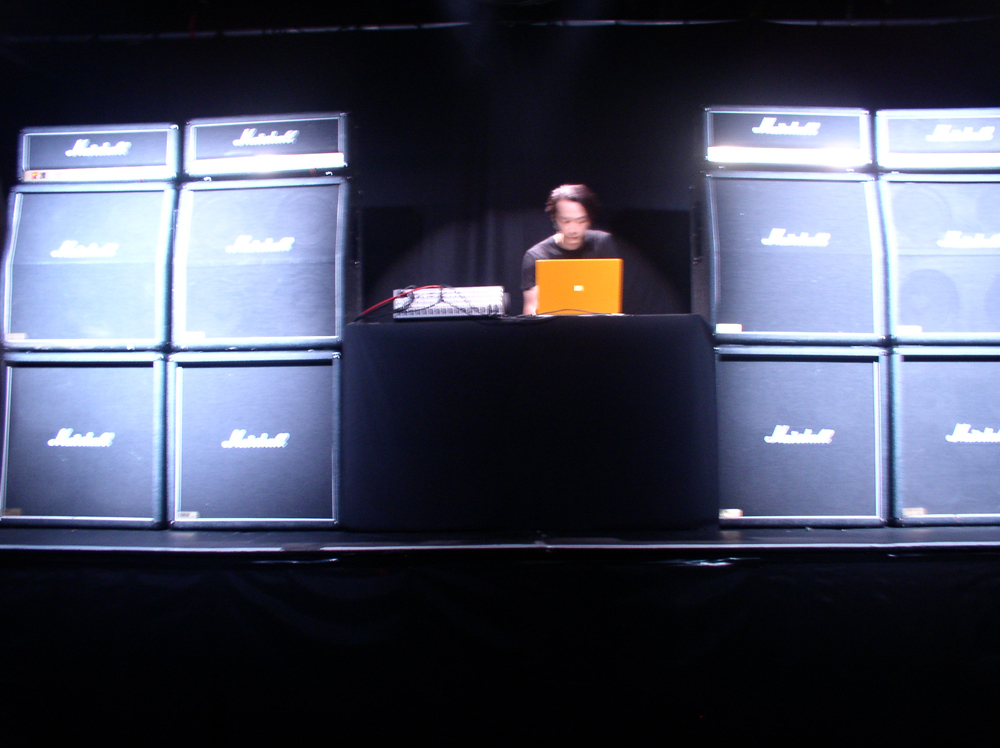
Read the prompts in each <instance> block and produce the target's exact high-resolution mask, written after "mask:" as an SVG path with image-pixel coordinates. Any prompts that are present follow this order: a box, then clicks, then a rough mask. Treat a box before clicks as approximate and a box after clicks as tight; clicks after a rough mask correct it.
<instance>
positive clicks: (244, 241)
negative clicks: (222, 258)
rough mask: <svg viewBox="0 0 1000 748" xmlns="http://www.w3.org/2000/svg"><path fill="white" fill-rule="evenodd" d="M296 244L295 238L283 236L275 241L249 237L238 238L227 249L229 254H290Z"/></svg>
mask: <svg viewBox="0 0 1000 748" xmlns="http://www.w3.org/2000/svg"><path fill="white" fill-rule="evenodd" d="M293 244H295V237H293V236H283V237H282V238H281V239H278V241H274V239H265V240H264V241H261V240H260V239H254V238H253V237H252V236H249V235H242V236H237V237H236V241H234V242H233V243H232V244H230V245H228V246H227V247H226V251H227V252H289V251H291V249H292V245H293Z"/></svg>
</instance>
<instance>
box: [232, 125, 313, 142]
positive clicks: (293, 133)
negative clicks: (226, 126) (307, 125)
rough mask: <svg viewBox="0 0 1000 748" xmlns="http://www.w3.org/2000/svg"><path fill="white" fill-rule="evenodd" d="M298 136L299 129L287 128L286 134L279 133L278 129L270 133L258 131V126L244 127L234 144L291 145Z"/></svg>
mask: <svg viewBox="0 0 1000 748" xmlns="http://www.w3.org/2000/svg"><path fill="white" fill-rule="evenodd" d="M298 137H299V131H298V130H285V134H284V135H278V131H277V130H272V131H271V134H270V135H268V134H266V133H262V132H261V133H258V132H257V130H256V128H253V127H247V128H244V130H243V132H242V133H241V134H240V136H239V137H238V138H236V140H234V141H233V145H235V146H246V145H291V144H292V143H294V142H295V141H296V139H297V138H298Z"/></svg>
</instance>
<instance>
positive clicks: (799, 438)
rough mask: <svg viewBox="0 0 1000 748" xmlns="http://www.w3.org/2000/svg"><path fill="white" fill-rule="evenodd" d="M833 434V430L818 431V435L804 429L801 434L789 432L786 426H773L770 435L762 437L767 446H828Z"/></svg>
mask: <svg viewBox="0 0 1000 748" xmlns="http://www.w3.org/2000/svg"><path fill="white" fill-rule="evenodd" d="M834 433H835V432H834V430H833V429H820V430H819V433H818V434H814V433H813V430H812V429H806V430H805V431H803V432H802V433H799V432H798V431H791V432H790V431H789V430H788V426H775V427H774V431H773V432H772V433H771V435H770V436H765V437H764V441H766V442H767V443H768V444H830V443H831V442H832V441H833V435H834Z"/></svg>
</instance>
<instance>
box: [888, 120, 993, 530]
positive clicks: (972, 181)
mask: <svg viewBox="0 0 1000 748" xmlns="http://www.w3.org/2000/svg"><path fill="white" fill-rule="evenodd" d="M998 130H1000V109H958V110H889V111H880V112H878V113H876V116H875V134H876V149H877V154H878V165H879V168H880V170H882V171H883V173H882V174H880V176H879V190H880V194H881V202H882V206H883V211H884V221H885V234H886V246H887V248H888V259H889V283H890V291H891V293H890V300H891V304H890V309H889V319H890V331H891V333H892V336H893V338H894V339H895V341H896V343H897V344H898V345H900V346H901V347H899V348H897V349H895V351H894V353H893V363H894V374H893V379H894V395H895V397H894V404H893V409H894V415H893V423H894V428H893V443H894V451H893V455H894V459H893V468H894V470H893V481H894V487H895V490H894V507H893V510H894V514H895V516H896V517H897V519H898V520H899V521H900V522H901V523H902V524H907V525H909V524H967V523H992V524H997V523H1000V489H998V488H997V486H996V485H995V484H996V481H995V480H994V479H993V476H994V473H995V472H996V465H997V456H998V455H997V454H996V453H995V451H994V450H996V448H997V447H998V446H1000V439H998V437H997V432H998V431H1000V399H998V397H997V388H996V381H997V374H998V372H1000V370H998V368H997V366H998V362H1000V132H998Z"/></svg>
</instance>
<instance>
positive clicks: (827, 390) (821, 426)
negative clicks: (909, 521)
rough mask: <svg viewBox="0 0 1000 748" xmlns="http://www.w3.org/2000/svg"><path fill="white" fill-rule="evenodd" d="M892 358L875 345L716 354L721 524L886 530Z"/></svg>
mask: <svg viewBox="0 0 1000 748" xmlns="http://www.w3.org/2000/svg"><path fill="white" fill-rule="evenodd" d="M886 358H887V354H886V353H885V352H884V351H882V350H879V349H867V350H866V349H860V348H807V347H802V348H780V347H775V348H762V347H752V348H743V347H736V346H724V347H720V348H718V349H717V361H716V387H717V396H718V409H719V483H720V485H719V491H720V499H719V502H720V503H719V506H720V511H719V517H720V523H721V524H723V525H737V526H739V525H784V526H820V525H829V526H839V527H847V526H876V525H880V524H883V522H884V518H885V515H886V512H885V510H884V500H883V497H884V496H885V495H886V491H885V488H886V486H885V471H884V470H883V456H884V454H885V453H886V449H885V447H886V444H885V442H884V429H883V426H882V414H883V413H884V412H886V411H885V409H886V404H887V389H886V387H887V384H886Z"/></svg>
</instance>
